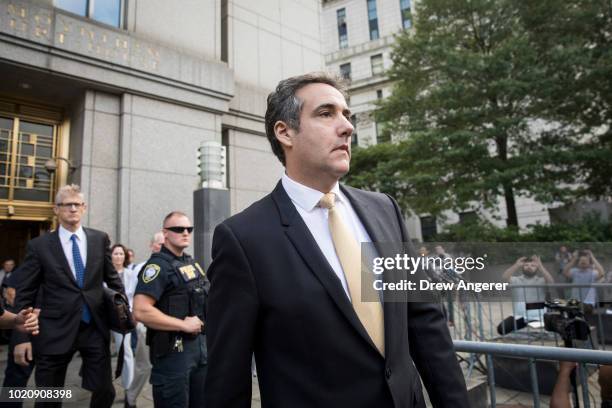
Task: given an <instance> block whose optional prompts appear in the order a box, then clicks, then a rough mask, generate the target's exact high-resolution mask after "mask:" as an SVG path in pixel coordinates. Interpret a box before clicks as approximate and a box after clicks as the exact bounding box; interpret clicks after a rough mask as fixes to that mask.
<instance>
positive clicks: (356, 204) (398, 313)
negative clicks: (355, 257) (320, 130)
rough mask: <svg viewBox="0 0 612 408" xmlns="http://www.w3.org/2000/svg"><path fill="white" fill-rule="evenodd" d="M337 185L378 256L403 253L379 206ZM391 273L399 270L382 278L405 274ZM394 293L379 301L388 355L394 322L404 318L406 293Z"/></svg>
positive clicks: (398, 278) (396, 278)
mask: <svg viewBox="0 0 612 408" xmlns="http://www.w3.org/2000/svg"><path fill="white" fill-rule="evenodd" d="M340 189H341V190H342V192H343V193H344V194H345V195H346V197H347V198H348V199H349V201H350V202H351V206H352V207H353V210H355V213H357V216H358V217H359V220H360V221H361V223H362V224H363V226H364V228H365V230H366V231H367V233H368V235H369V236H370V239H371V240H372V243H373V245H374V248H375V249H376V251H377V252H378V256H383V257H394V256H395V255H396V254H398V253H403V245H402V243H401V242H399V241H400V240H401V238H400V235H397V234H394V232H393V230H392V229H390V228H391V226H390V225H388V224H390V222H389V221H387V222H384V221H383V219H382V214H381V212H380V210H378V209H376V210H373V209H372V208H370V205H369V203H368V201H367V200H366V199H365V198H364V197H363V194H359V190H357V191H355V189H353V188H351V187H346V186H343V185H340ZM390 273H394V274H396V275H397V273H398V272H397V271H395V272H388V271H385V273H384V274H383V281H384V282H400V281H401V279H402V278H405V277H404V276H401V274H400V275H398V276H390ZM393 295H394V298H393V299H392V300H391V299H387V301H384V299H383V302H382V305H383V313H384V322H385V354H386V356H387V357H389V355H390V353H392V350H394V349H395V348H394V347H392V346H391V344H392V343H393V342H394V340H395V339H394V337H393V336H394V333H397V332H396V328H397V327H396V324H397V323H398V322H402V321H405V320H406V317H405V312H406V307H405V302H406V301H407V298H405V297H406V296H407V294H406V293H405V292H398V293H394V294H393ZM398 296H401V297H403V299H399V298H398Z"/></svg>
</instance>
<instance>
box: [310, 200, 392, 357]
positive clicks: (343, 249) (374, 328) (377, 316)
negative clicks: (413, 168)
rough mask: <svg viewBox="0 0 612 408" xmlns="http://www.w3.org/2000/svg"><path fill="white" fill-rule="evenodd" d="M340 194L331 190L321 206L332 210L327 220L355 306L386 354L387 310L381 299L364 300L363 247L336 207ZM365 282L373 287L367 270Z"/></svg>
mask: <svg viewBox="0 0 612 408" xmlns="http://www.w3.org/2000/svg"><path fill="white" fill-rule="evenodd" d="M335 201H336V196H335V194H334V193H327V194H325V195H324V196H323V198H321V201H319V206H320V207H322V208H327V209H328V210H329V214H328V217H327V221H328V223H329V230H330V232H331V236H332V240H333V242H334V248H335V249H336V254H337V255H338V259H340V264H341V265H342V269H343V270H344V277H345V278H346V283H347V285H348V289H349V293H350V295H351V302H352V304H353V309H355V313H357V316H358V317H359V320H360V321H361V324H363V327H364V328H365V329H366V331H367V332H368V334H369V335H370V338H371V339H372V341H373V342H374V344H375V345H376V347H377V348H378V350H379V351H380V354H382V355H383V356H384V355H385V328H384V320H383V310H382V306H381V304H380V302H379V301H373V302H363V301H362V296H361V295H362V292H361V284H362V276H361V247H360V245H359V243H358V242H357V240H356V239H355V238H354V237H353V234H351V232H350V231H349V229H348V228H347V226H346V225H345V224H344V222H342V217H341V216H340V214H339V213H338V211H337V210H336V208H335ZM363 283H364V284H367V285H370V286H369V288H373V286H372V283H373V279H372V275H371V274H369V273H366V274H364V276H363Z"/></svg>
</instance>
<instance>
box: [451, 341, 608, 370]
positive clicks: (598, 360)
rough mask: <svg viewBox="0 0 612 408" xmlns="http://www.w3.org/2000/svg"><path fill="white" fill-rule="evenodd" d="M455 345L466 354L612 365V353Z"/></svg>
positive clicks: (473, 343)
mask: <svg viewBox="0 0 612 408" xmlns="http://www.w3.org/2000/svg"><path fill="white" fill-rule="evenodd" d="M453 345H454V346H455V350H456V351H460V352H466V353H477V354H497V355H503V356H510V357H524V358H534V359H542V360H558V361H576V362H579V363H592V364H612V351H601V350H585V349H576V348H564V347H550V346H529V345H524V344H508V343H492V342H486V341H467V340H453Z"/></svg>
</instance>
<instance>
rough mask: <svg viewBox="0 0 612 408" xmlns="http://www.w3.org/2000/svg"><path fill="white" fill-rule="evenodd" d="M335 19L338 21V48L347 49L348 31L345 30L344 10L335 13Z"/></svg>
mask: <svg viewBox="0 0 612 408" xmlns="http://www.w3.org/2000/svg"><path fill="white" fill-rule="evenodd" d="M336 18H337V20H338V42H339V43H340V48H347V47H348V31H347V28H346V9H343V8H341V9H339V10H338V11H336Z"/></svg>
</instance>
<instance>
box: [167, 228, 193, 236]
mask: <svg viewBox="0 0 612 408" xmlns="http://www.w3.org/2000/svg"><path fill="white" fill-rule="evenodd" d="M164 229H167V230H168V231H172V232H175V233H177V234H182V233H183V232H185V231H187V232H188V233H190V234H191V233H192V232H193V227H166V228H164Z"/></svg>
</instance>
